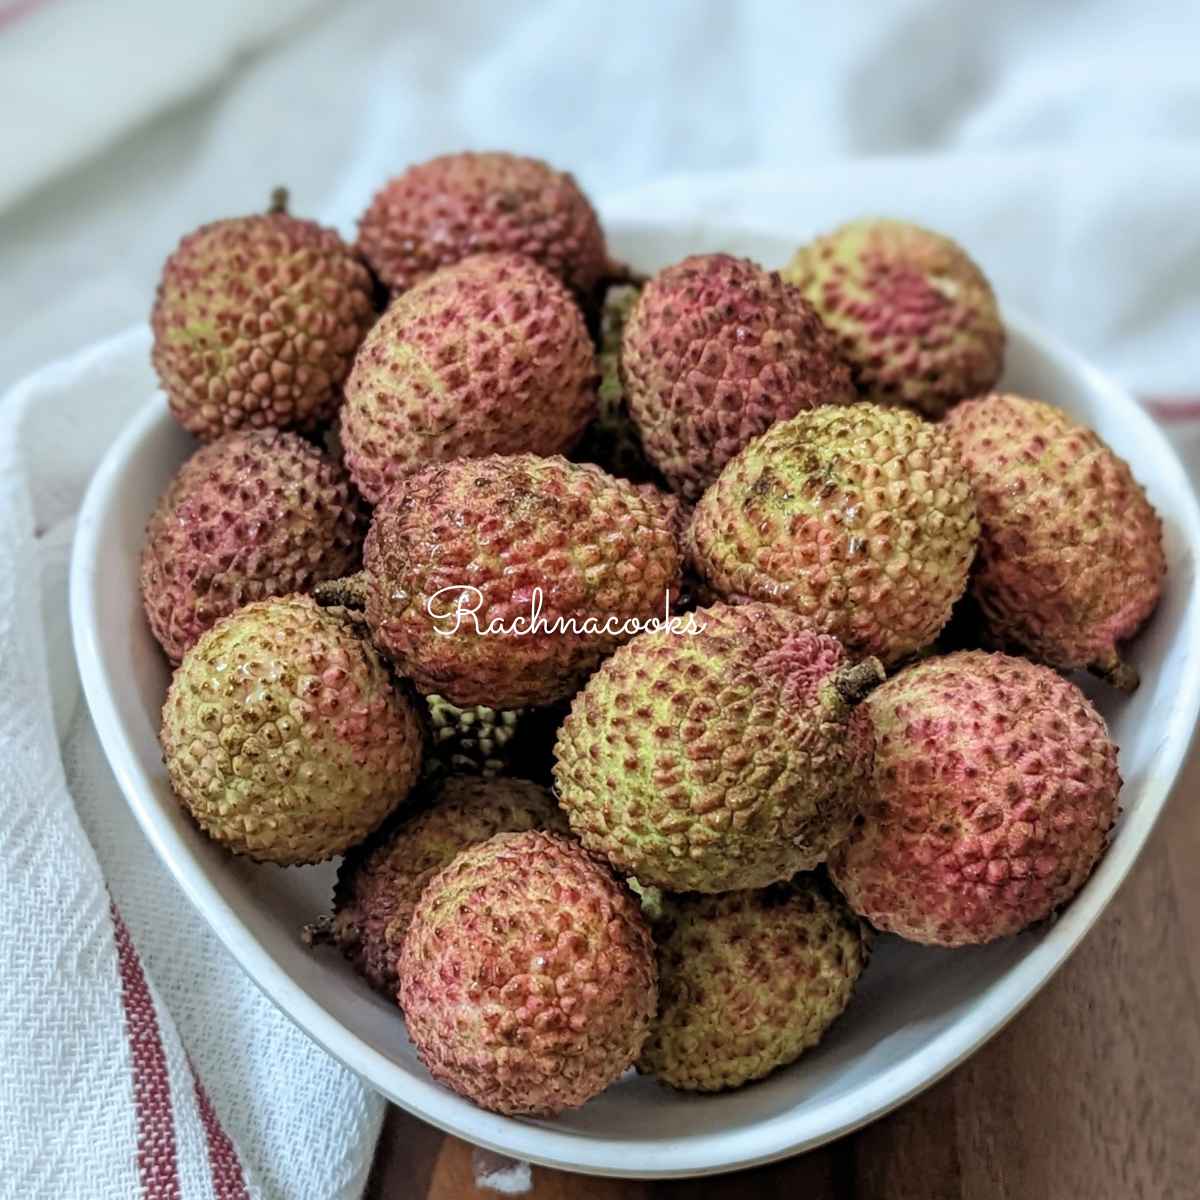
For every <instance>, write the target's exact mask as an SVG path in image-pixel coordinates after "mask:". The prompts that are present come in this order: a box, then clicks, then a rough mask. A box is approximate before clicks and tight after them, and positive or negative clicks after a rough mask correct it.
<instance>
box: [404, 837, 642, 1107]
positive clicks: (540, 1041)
mask: <svg viewBox="0 0 1200 1200" xmlns="http://www.w3.org/2000/svg"><path fill="white" fill-rule="evenodd" d="M656 976H657V972H656V968H655V962H654V947H653V943H652V942H651V938H650V931H649V929H648V927H647V925H646V922H645V920H644V918H643V917H642V914H641V912H640V911H639V909H638V904H637V901H636V900H635V898H634V897H633V895H632V894H631V893H630V892H629V891H628V890H627V889H626V888H625V887H624V886H623V885H622V884H620V883H619V882H618V881H617V880H616V879H614V878H613V876H612V873H611V872H610V871H609V870H608V869H607V867H605V866H604V865H602V864H601V863H600V862H598V861H597V860H596V859H594V858H593V857H591V855H589V854H587V853H586V852H585V851H584V850H582V849H581V848H580V847H579V846H578V845H577V844H575V843H574V842H571V841H569V840H568V839H566V838H563V837H560V836H557V835H555V834H549V833H541V832H531V833H502V834H498V835H497V836H496V837H493V838H492V839H491V840H489V841H487V842H484V843H483V844H482V845H479V846H474V847H472V848H470V849H467V850H464V851H463V852H462V853H461V854H459V855H458V856H457V857H456V858H455V859H454V860H453V861H452V862H451V863H450V865H449V866H448V867H446V868H445V869H444V870H442V871H441V872H440V873H439V874H437V875H435V876H434V877H433V879H432V880H430V882H429V883H428V884H427V885H426V887H425V890H424V892H423V893H422V894H421V899H420V900H419V901H418V903H417V907H416V911H415V912H414V913H413V917H412V922H411V924H410V926H409V930H408V936H407V937H406V938H405V940H404V946H403V949H402V950H401V955H400V1004H401V1006H402V1007H403V1009H404V1013H405V1018H406V1020H407V1023H408V1032H409V1036H410V1037H411V1038H412V1040H413V1043H414V1045H415V1046H416V1048H417V1053H418V1054H419V1055H420V1057H421V1061H422V1062H424V1064H425V1065H426V1066H427V1067H428V1068H429V1071H430V1073H431V1074H432V1075H433V1077H434V1078H435V1079H437V1080H438V1081H439V1082H441V1083H444V1084H445V1085H446V1086H447V1087H450V1088H452V1089H453V1090H454V1091H456V1092H459V1093H460V1094H461V1095H464V1096H466V1097H467V1098H468V1099H470V1100H473V1101H474V1102H475V1103H476V1104H478V1105H480V1106H481V1107H483V1108H487V1109H491V1110H492V1111H494V1112H501V1113H508V1114H512V1115H519V1114H520V1115H542V1116H552V1115H554V1114H556V1113H560V1112H563V1111H565V1110H567V1109H571V1108H577V1107H578V1106H579V1105H581V1104H583V1103H585V1102H586V1101H587V1100H590V1099H591V1098H592V1097H593V1096H595V1095H597V1094H599V1093H600V1092H602V1091H603V1090H604V1089H605V1088H606V1087H607V1086H608V1085H609V1084H611V1083H613V1082H615V1081H616V1080H617V1079H618V1078H620V1076H621V1075H622V1074H623V1073H624V1072H625V1071H626V1070H627V1069H628V1068H629V1067H630V1066H632V1065H633V1064H634V1063H635V1062H636V1061H637V1058H638V1055H639V1054H640V1053H641V1050H642V1045H643V1043H644V1042H645V1040H646V1034H647V1031H648V1030H649V1028H650V1022H651V1020H652V1018H653V1017H654V1012H655V1008H656V1005H657V999H658V994H657V984H656Z"/></svg>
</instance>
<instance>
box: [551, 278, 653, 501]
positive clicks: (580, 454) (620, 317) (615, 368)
mask: <svg viewBox="0 0 1200 1200" xmlns="http://www.w3.org/2000/svg"><path fill="white" fill-rule="evenodd" d="M639 295H640V289H639V288H637V287H635V286H633V285H630V284H622V285H619V286H616V287H610V288H609V289H608V291H607V292H606V293H605V297H604V304H603V307H602V309H601V313H600V353H599V357H598V366H599V369H600V386H599V389H598V391H597V393H596V399H597V405H596V408H597V411H596V417H595V419H594V420H593V421H592V423H591V424H590V425H589V426H588V427H587V430H586V432H585V433H584V435H583V439H582V440H581V441H580V443H579V445H578V446H577V447H576V448H575V452H574V454H573V455H572V456H571V457H572V458H573V459H574V460H575V461H576V462H591V463H595V464H596V465H597V466H600V467H603V468H604V470H606V471H607V472H608V473H609V474H610V475H616V476H617V478H619V479H629V480H631V481H632V482H634V483H653V484H662V483H664V480H663V478H662V475H661V474H660V473H659V472H658V471H657V470H655V468H654V467H653V466H652V465H651V463H650V460H649V459H648V458H647V457H646V452H645V451H644V450H643V449H642V442H641V438H640V437H639V436H638V431H637V427H636V426H635V425H634V423H633V420H632V419H631V418H630V416H629V407H628V405H627V404H626V403H625V389H624V387H623V385H622V383H621V341H622V338H623V337H624V333H625V326H626V325H627V324H628V322H629V318H630V316H631V314H632V313H633V309H634V305H635V304H636V303H637V299H638V296H639Z"/></svg>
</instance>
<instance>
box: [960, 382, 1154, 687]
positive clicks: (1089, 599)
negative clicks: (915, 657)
mask: <svg viewBox="0 0 1200 1200" xmlns="http://www.w3.org/2000/svg"><path fill="white" fill-rule="evenodd" d="M945 424H946V429H947V431H948V432H949V434H950V437H951V440H952V441H953V443H954V446H955V448H956V449H957V450H958V452H959V454H960V455H961V456H962V460H963V462H964V463H965V464H966V467H967V472H968V474H969V475H970V478H971V482H972V485H973V486H974V489H975V495H976V500H977V503H978V506H979V518H980V524H981V525H982V535H981V537H980V545H979V562H978V564H977V567H976V570H975V572H974V573H973V576H972V590H973V592H974V594H975V597H976V599H977V600H978V602H979V606H980V608H981V609H982V612H983V615H984V619H985V621H986V624H987V627H988V632H989V633H990V635H991V636H992V637H993V638H994V639H996V640H997V641H999V642H1000V643H1001V644H1004V645H1007V646H1010V647H1013V648H1021V649H1024V650H1027V651H1029V652H1030V653H1032V654H1033V655H1035V656H1036V657H1038V658H1040V659H1041V660H1042V661H1044V662H1048V663H1050V664H1052V665H1053V666H1056V667H1062V668H1080V667H1091V666H1094V667H1096V668H1098V669H1100V670H1101V671H1103V670H1104V669H1105V668H1107V667H1110V666H1111V664H1112V663H1113V662H1114V661H1115V659H1116V655H1117V647H1118V644H1119V643H1120V642H1122V641H1124V640H1126V639H1127V638H1131V637H1132V636H1133V635H1134V634H1135V633H1136V632H1137V631H1138V629H1139V628H1140V627H1141V625H1142V624H1143V622H1145V620H1146V619H1147V618H1148V617H1149V616H1150V614H1151V613H1152V612H1153V611H1154V609H1155V607H1156V606H1157V604H1158V600H1159V596H1160V595H1161V592H1162V581H1163V576H1164V575H1165V573H1166V559H1165V557H1164V555H1163V544H1162V521H1161V520H1160V519H1159V516H1158V513H1156V512H1155V510H1154V508H1153V506H1152V505H1151V504H1150V502H1149V501H1148V500H1147V499H1146V493H1145V491H1144V490H1143V489H1142V487H1141V486H1140V485H1139V484H1138V482H1137V480H1135V479H1134V477H1133V475H1132V473H1131V472H1130V469H1129V465H1128V464H1127V463H1126V462H1125V461H1124V460H1123V459H1121V458H1119V457H1117V455H1116V454H1114V453H1113V452H1112V450H1110V449H1109V447H1108V446H1106V445H1105V443H1104V442H1103V441H1102V440H1101V439H1100V437H1099V436H1098V435H1097V434H1095V433H1094V432H1093V431H1092V430H1090V429H1088V428H1086V427H1085V426H1082V425H1080V424H1078V423H1077V422H1076V421H1074V420H1072V419H1071V418H1070V417H1068V416H1067V414H1066V413H1064V412H1063V411H1062V410H1061V409H1058V408H1055V407H1054V406H1053V405H1050V404H1044V403H1042V402H1041V401H1038V400H1028V399H1025V398H1024V397H1022V396H1013V395H991V396H986V397H981V398H979V399H977V400H969V401H967V402H965V403H964V404H961V405H959V406H958V408H956V409H955V410H954V411H953V412H952V413H951V414H950V415H949V416H948V417H947V419H946V422H945Z"/></svg>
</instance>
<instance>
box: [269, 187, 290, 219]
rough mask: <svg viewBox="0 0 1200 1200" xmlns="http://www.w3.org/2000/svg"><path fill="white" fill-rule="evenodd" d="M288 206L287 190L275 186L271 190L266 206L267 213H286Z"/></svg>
mask: <svg viewBox="0 0 1200 1200" xmlns="http://www.w3.org/2000/svg"><path fill="white" fill-rule="evenodd" d="M287 206H288V190H287V188H285V187H277V188H273V189H272V190H271V203H270V205H269V206H268V207H267V215H268V216H270V215H272V214H274V213H286V212H287Z"/></svg>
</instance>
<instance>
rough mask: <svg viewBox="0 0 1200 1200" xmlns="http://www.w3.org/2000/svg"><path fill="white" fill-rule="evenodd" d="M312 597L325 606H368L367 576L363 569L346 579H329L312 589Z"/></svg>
mask: <svg viewBox="0 0 1200 1200" xmlns="http://www.w3.org/2000/svg"><path fill="white" fill-rule="evenodd" d="M312 598H313V599H314V600H315V601H316V602H317V603H318V604H320V605H321V606H322V607H323V608H334V607H338V606H340V607H342V608H353V609H361V608H365V607H366V606H367V576H366V573H365V572H363V571H359V572H358V573H357V574H356V575H347V576H346V577H345V578H344V579H327V580H325V582H324V583H318V584H317V585H316V587H314V588H313V590H312Z"/></svg>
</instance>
